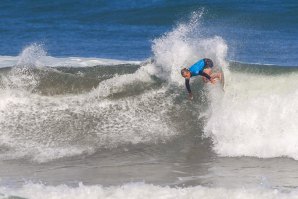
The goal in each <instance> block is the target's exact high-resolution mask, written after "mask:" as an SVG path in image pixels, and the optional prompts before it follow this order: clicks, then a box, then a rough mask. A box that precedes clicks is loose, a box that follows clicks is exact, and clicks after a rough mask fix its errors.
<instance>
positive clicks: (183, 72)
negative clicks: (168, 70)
mask: <svg viewBox="0 0 298 199" xmlns="http://www.w3.org/2000/svg"><path fill="white" fill-rule="evenodd" d="M181 75H182V77H184V78H190V76H191V74H190V72H189V70H188V69H187V68H183V69H181Z"/></svg>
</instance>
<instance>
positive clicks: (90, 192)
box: [0, 183, 298, 199]
mask: <svg viewBox="0 0 298 199" xmlns="http://www.w3.org/2000/svg"><path fill="white" fill-rule="evenodd" d="M0 193H1V194H2V195H1V196H0V197H1V198H7V197H8V196H17V197H23V198H30V199H40V198H43V199H48V198H49V199H50V198H51V199H95V198H102V199H105V198H108V199H118V198H119V199H123V198H129V199H147V198H150V199H151V198H155V199H159V198H160V199H172V198H173V199H174V198H175V199H190V198H204V199H218V198H229V199H252V198H254V199H259V198H260V199H292V198H293V199H294V198H295V199H296V198H297V194H298V191H297V190H295V189H294V190H291V191H288V192H282V191H279V190H277V189H263V188H239V189H226V188H208V187H202V186H195V187H187V188H179V187H176V188H171V187H168V186H158V185H150V184H144V183H129V184H124V185H122V186H111V187H103V186H101V185H92V186H86V185H83V184H82V183H80V184H79V186H77V187H70V186H67V185H59V186H46V185H44V184H33V183H27V184H25V185H23V186H22V187H21V188H9V187H4V186H1V187H0Z"/></svg>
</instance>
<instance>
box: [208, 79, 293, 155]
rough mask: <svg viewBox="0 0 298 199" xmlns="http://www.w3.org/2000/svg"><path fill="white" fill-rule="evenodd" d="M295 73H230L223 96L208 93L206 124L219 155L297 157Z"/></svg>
mask: <svg viewBox="0 0 298 199" xmlns="http://www.w3.org/2000/svg"><path fill="white" fill-rule="evenodd" d="M297 78H298V75H297V73H291V74H280V75H257V74H246V73H233V74H232V75H231V77H230V82H229V83H228V86H227V87H226V92H225V93H224V95H223V96H220V97H219V96H216V94H214V93H211V94H210V109H209V113H208V114H209V117H208V119H207V123H206V126H205V132H206V135H207V136H210V137H212V138H213V141H214V147H213V149H214V150H215V151H216V152H217V153H218V154H219V155H222V156H253V157H260V158H270V157H283V156H287V157H291V158H294V159H296V160H298V146H297V143H298V136H297V132H298V112H297V110H298V103H297V100H296V99H297V98H298V87H297V84H296V83H295V82H296V81H297Z"/></svg>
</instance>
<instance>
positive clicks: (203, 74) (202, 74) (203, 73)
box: [199, 71, 215, 84]
mask: <svg viewBox="0 0 298 199" xmlns="http://www.w3.org/2000/svg"><path fill="white" fill-rule="evenodd" d="M199 75H201V76H203V77H205V78H207V79H208V80H209V81H210V82H211V83H212V84H214V83H215V81H214V78H212V77H210V75H208V74H207V73H205V72H203V71H202V72H200V73H199Z"/></svg>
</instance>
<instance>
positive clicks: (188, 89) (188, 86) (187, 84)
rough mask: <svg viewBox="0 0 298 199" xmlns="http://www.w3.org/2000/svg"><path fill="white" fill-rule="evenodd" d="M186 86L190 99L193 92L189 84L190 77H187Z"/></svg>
mask: <svg viewBox="0 0 298 199" xmlns="http://www.w3.org/2000/svg"><path fill="white" fill-rule="evenodd" d="M185 87H186V89H187V91H188V97H189V99H192V93H191V90H190V85H189V79H185Z"/></svg>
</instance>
